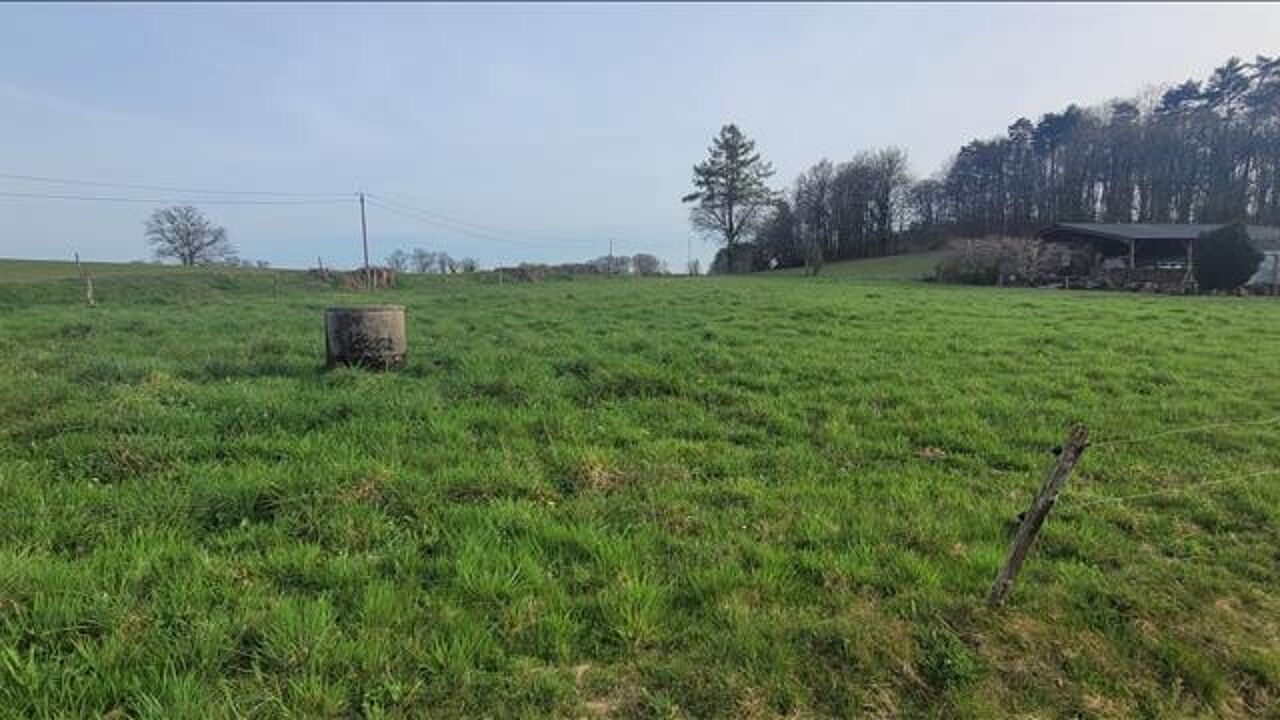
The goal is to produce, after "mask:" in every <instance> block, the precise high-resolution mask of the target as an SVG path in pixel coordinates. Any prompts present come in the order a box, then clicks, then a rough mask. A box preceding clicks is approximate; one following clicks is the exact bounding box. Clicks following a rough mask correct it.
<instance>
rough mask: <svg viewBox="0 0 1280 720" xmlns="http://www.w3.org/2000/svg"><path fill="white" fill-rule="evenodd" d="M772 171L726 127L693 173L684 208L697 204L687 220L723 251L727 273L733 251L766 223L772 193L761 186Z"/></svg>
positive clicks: (750, 143)
mask: <svg viewBox="0 0 1280 720" xmlns="http://www.w3.org/2000/svg"><path fill="white" fill-rule="evenodd" d="M772 175H773V166H771V165H770V164H769V163H767V162H764V161H763V160H761V159H760V154H759V153H758V152H756V144H755V142H754V141H752V140H748V139H747V138H746V136H745V135H743V134H742V131H741V130H739V129H738V127H737V126H736V125H725V126H724V127H722V128H720V134H719V135H717V136H716V137H715V138H714V139H713V140H712V142H711V147H710V148H709V150H708V157H707V159H706V160H704V161H702V162H700V163H698V164H697V165H695V166H694V167H693V187H694V192H692V193H690V194H688V195H686V196H685V197H684V198H683V202H697V203H698V204H697V206H695V207H694V208H693V210H692V211H691V212H690V214H689V219H690V222H691V223H692V224H693V227H694V229H696V230H698V231H699V232H702V233H705V234H707V235H710V236H714V237H716V238H717V239H718V241H719V242H720V243H721V244H723V245H724V247H725V251H726V255H727V260H728V265H729V271H730V272H732V271H733V269H734V267H735V266H734V263H733V249H734V246H735V245H737V244H739V243H741V242H742V241H743V240H744V239H745V238H746V237H748V236H750V234H751V233H753V232H754V231H755V230H756V229H757V228H758V227H759V225H760V223H761V222H763V220H764V219H765V216H766V214H767V211H768V209H769V208H770V207H771V205H772V202H773V199H774V193H773V191H772V190H770V189H769V187H768V186H767V185H766V184H765V181H766V180H768V179H769V178H770V177H771V176H772Z"/></svg>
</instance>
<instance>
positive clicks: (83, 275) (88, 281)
mask: <svg viewBox="0 0 1280 720" xmlns="http://www.w3.org/2000/svg"><path fill="white" fill-rule="evenodd" d="M76 272H78V273H80V279H81V280H83V281H84V300H85V302H86V303H88V304H89V307H93V306H94V305H97V304H98V303H97V302H95V301H94V299H93V278H91V277H89V273H88V272H86V271H85V269H84V266H83V265H81V264H80V253H76Z"/></svg>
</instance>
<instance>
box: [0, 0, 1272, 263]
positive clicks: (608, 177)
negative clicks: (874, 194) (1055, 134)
mask: <svg viewBox="0 0 1280 720" xmlns="http://www.w3.org/2000/svg"><path fill="white" fill-rule="evenodd" d="M1278 52H1280V6H1275V5H1270V6H1268V5H1227V4H1218V5H1208V4H1206V5H1147V4H1139V5H1125V6H1112V5H1101V4H1094V5H1076V6H1071V5H997V4H987V5H906V4H903V5H850V6H843V5H795V4H790V5H782V4H779V5H761V4H757V5H710V4H707V5H499V4H491V5H481V6H462V5H421V6H408V5H394V6H390V5H389V6H368V5H362V6H342V5H314V6H306V5H280V6H269V5H244V6H229V5H206V6H191V5H120V6H107V5H66V6H54V5H39V6H37V5H31V6H21V5H3V6H0V137H3V138H4V142H3V143H0V173H17V174H30V175H43V176H55V177H67V178H81V179H92V180H107V181H119V182H127V183H140V184H153V185H175V186H186V187H205V188H227V189H250V190H272V191H290V192H348V191H351V192H354V191H355V190H356V189H357V188H360V187H364V188H365V189H367V190H368V191H369V192H371V193H378V194H382V195H385V196H388V197H392V198H396V199H398V200H400V201H401V202H405V203H409V204H411V205H415V206H419V207H423V208H426V209H428V210H431V211H433V212H436V213H442V214H444V215H448V216H452V217H456V218H461V219H465V220H468V221H470V222H473V223H479V224H483V225H486V226H494V227H497V228H501V229H504V230H505V234H504V235H503V237H505V238H506V239H509V240H514V241H516V242H517V243H518V242H524V243H529V244H531V245H532V246H525V245H518V244H504V243H499V242H495V241H492V240H489V239H483V238H479V237H476V236H474V235H466V234H462V233H458V232H456V231H453V230H449V229H446V228H441V227H432V226H430V225H426V224H422V223H418V222H416V221H414V220H412V219H409V218H405V217H402V216H398V215H394V214H390V213H388V212H386V211H385V210H382V209H380V208H371V210H370V217H369V222H370V241H371V244H372V246H373V254H374V255H375V256H376V257H378V258H381V257H383V256H384V255H385V254H386V253H387V252H388V251H390V250H391V249H393V248H395V247H397V246H399V247H412V246H423V247H428V248H432V249H444V250H447V251H449V252H450V253H452V254H453V255H455V256H468V255H469V256H473V257H477V258H479V259H480V260H481V261H482V262H484V263H485V264H492V263H495V262H514V261H517V260H520V259H529V260H566V259H577V258H586V257H591V256H596V255H602V254H604V253H605V252H606V251H607V250H608V238H609V237H613V238H615V242H616V248H617V250H618V252H622V253H635V252H641V251H647V252H653V253H655V254H658V255H659V256H661V257H663V258H664V259H666V260H668V261H669V262H671V264H672V265H673V267H680V266H683V263H684V257H685V247H686V240H687V239H688V238H689V236H690V235H691V233H690V230H689V228H688V224H687V213H686V209H685V208H684V207H682V206H681V205H680V203H679V198H680V196H681V195H682V194H684V193H685V192H687V190H688V185H689V174H690V166H691V165H692V164H693V163H694V162H695V161H697V160H698V159H699V158H700V157H701V156H702V155H703V153H704V152H705V148H706V145H707V143H708V141H709V139H710V137H711V135H712V134H714V133H715V132H716V130H717V129H718V128H719V126H720V125H721V124H723V123H725V122H729V121H733V122H737V123H738V124H739V125H740V126H741V127H742V128H743V129H744V130H745V131H746V132H747V133H748V134H749V135H750V136H751V137H753V138H755V139H756V140H757V142H758V144H759V149H760V150H761V151H762V152H763V153H764V155H765V156H766V158H768V159H769V160H772V161H773V163H774V165H775V166H776V168H777V170H778V175H777V178H776V180H777V184H778V185H779V186H782V185H785V184H788V183H789V182H790V181H791V179H792V178H794V177H795V175H796V174H797V173H799V172H800V171H801V170H802V169H803V168H804V167H805V166H807V165H808V164H810V163H812V162H814V161H816V160H818V159H820V158H822V157H824V156H825V157H829V158H831V159H832V160H841V159H845V158H847V157H849V156H850V155H852V154H853V153H854V152H855V151H856V150H858V149H860V148H865V147H872V146H880V145H887V144H896V145H900V146H902V147H904V148H905V149H906V150H907V151H908V152H909V154H910V157H911V164H912V168H913V170H914V171H915V172H916V173H918V174H921V175H927V174H929V173H932V172H934V171H935V170H936V169H937V168H938V166H939V165H940V164H941V163H942V162H943V161H944V160H945V159H946V157H947V156H948V155H949V154H951V153H953V152H954V151H955V150H956V149H957V148H958V147H959V146H960V145H961V144H962V143H964V142H965V141H967V140H969V139H971V138H973V137H987V136H991V135H994V134H998V133H1002V132H1003V131H1004V128H1005V127H1006V126H1007V125H1008V124H1009V123H1010V122H1012V121H1013V120H1014V119H1016V118H1017V116H1019V115H1027V116H1030V117H1032V118H1035V117H1036V116H1038V115H1039V114H1041V113H1043V112H1046V111H1050V110H1057V109H1060V108H1061V107H1063V106H1065V105H1066V104H1067V103H1069V102H1081V103H1086V104H1088V103H1097V102H1102V101H1105V100H1107V99H1109V98H1112V97H1116V96H1127V95H1132V94H1135V93H1136V92H1138V91H1140V90H1142V89H1143V88H1144V87H1147V86H1152V85H1155V84H1159V83H1169V82H1175V81H1181V80H1184V79H1186V78H1188V77H1203V76H1205V75H1207V74H1208V72H1209V71H1210V70H1211V69H1212V68H1213V67H1214V66H1215V65H1217V64H1219V63H1220V62H1221V61H1222V60H1225V59H1226V58H1227V57H1228V56H1230V55H1239V56H1242V57H1245V58H1250V57H1252V56H1253V55H1255V54H1257V53H1266V54H1272V55H1274V54H1276V53H1278ZM0 191H8V192H53V193H59V192H61V193H80V194H93V195H110V196H129V197H139V198H145V199H152V198H154V199H157V200H168V199H182V198H184V197H187V196H180V195H177V194H174V193H166V192H153V191H142V190H110V189H105V188H89V187H72V186H54V185H39V184H33V183H25V182H18V181H15V180H6V179H3V178H0ZM190 197H196V198H198V197H200V196H190ZM204 197H209V196H204ZM197 204H198V203H197ZM149 209H150V206H149V205H147V204H137V205H128V204H106V203H100V204H98V203H72V202H54V201H39V200H33V199H15V198H0V256H3V257H28V258H47V257H53V258H57V257H69V256H70V255H71V253H73V252H75V251H79V252H80V253H81V255H82V256H84V257H87V258H92V259H102V260H129V259H138V258H144V257H147V256H148V248H147V247H146V245H145V243H144V241H143V238H142V232H141V231H142V222H143V220H144V218H145V216H146V214H147V212H148V210H149ZM205 209H206V211H207V212H208V214H209V215H210V216H212V217H213V218H214V219H215V220H217V221H218V222H220V223H222V224H224V225H225V226H226V227H227V228H228V230H229V231H230V233H231V235H232V238H233V240H234V241H235V243H236V244H237V245H238V246H239V248H240V250H241V253H242V255H244V256H245V257H248V258H252V259H267V260H270V261H272V262H274V263H276V264H279V265H290V266H303V265H306V264H309V263H313V262H314V258H315V256H317V255H323V256H324V257H325V259H326V261H327V262H329V263H332V264H335V265H354V264H356V263H357V262H358V259H359V242H358V239H359V222H358V215H357V213H356V210H355V205H354V203H351V204H343V205H321V206H302V205H296V206H287V205H281V206H266V207H244V206H228V205H216V206H215V205H206V206H205ZM551 241H556V243H557V244H552V242H551ZM561 241H563V242H561ZM578 241H581V242H578ZM535 246H536V247H535ZM694 251H695V254H696V255H698V256H700V257H702V258H704V261H705V259H706V258H708V257H709V256H710V253H711V252H712V247H711V246H710V245H709V244H706V243H704V242H702V241H701V240H695V242H694Z"/></svg>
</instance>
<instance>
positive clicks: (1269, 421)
mask: <svg viewBox="0 0 1280 720" xmlns="http://www.w3.org/2000/svg"><path fill="white" fill-rule="evenodd" d="M1277 424H1280V415H1276V416H1275V417H1270V418H1265V419H1262V420H1225V421H1221V422H1215V423H1209V424H1206V425H1187V426H1184V427H1177V428H1170V429H1168V430H1161V431H1160V432H1157V433H1152V434H1150V435H1141V436H1138V437H1127V438H1117V439H1114V440H1101V441H1098V442H1094V441H1090V442H1089V445H1088V447H1089V448H1091V449H1092V448H1104V447H1114V446H1118V445H1133V444H1134V443H1140V442H1146V441H1148V440H1154V439H1155V438H1161V437H1167V436H1170V435H1187V434H1190V433H1194V432H1202V431H1204V430H1216V429H1219V428H1226V427H1246V426H1262V425H1277Z"/></svg>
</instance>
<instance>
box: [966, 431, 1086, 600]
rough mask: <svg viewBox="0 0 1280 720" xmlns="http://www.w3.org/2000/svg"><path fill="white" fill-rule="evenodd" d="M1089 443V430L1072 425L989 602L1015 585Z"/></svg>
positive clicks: (998, 577)
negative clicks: (1043, 526)
mask: <svg viewBox="0 0 1280 720" xmlns="http://www.w3.org/2000/svg"><path fill="white" fill-rule="evenodd" d="M1088 445H1089V431H1088V429H1087V428H1085V426H1083V425H1076V426H1075V427H1073V428H1071V433H1070V434H1069V435H1068V436H1067V441H1066V443H1064V444H1063V446H1062V452H1061V453H1059V455H1058V462H1057V463H1056V464H1055V465H1054V466H1053V470H1051V471H1050V472H1049V477H1048V478H1046V479H1045V481H1044V485H1043V486H1041V488H1040V492H1038V493H1036V499H1035V500H1033V501H1032V503H1031V507H1030V508H1028V509H1027V512H1026V513H1025V514H1024V515H1023V516H1022V524H1021V525H1019V526H1018V534H1017V535H1015V536H1014V538H1013V547H1011V548H1009V556H1008V557H1007V558H1006V559H1005V561H1004V567H1002V568H1000V573H999V574H998V575H996V581H995V582H994V583H992V585H991V592H990V594H988V595H987V604H988V605H990V606H992V607H998V606H1000V605H1001V604H1003V603H1004V598H1005V596H1006V595H1008V594H1009V590H1010V589H1011V588H1012V587H1013V581H1014V580H1016V579H1017V578H1018V571H1020V570H1021V569H1022V562H1023V561H1024V560H1026V559H1027V553H1028V552H1029V551H1030V550H1031V543H1032V542H1034V541H1035V539H1036V533H1038V532H1040V526H1041V525H1043V524H1044V520H1045V518H1046V517H1048V516H1049V511H1050V510H1052V509H1053V503H1054V501H1056V500H1057V499H1058V492H1059V491H1060V490H1062V488H1063V486H1064V485H1066V484H1067V478H1069V477H1071V471H1072V470H1073V469H1075V466H1076V463H1077V462H1078V461H1079V460H1080V456H1081V455H1083V454H1084V449H1085V448H1086V447H1088Z"/></svg>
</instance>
